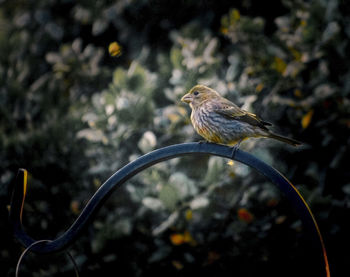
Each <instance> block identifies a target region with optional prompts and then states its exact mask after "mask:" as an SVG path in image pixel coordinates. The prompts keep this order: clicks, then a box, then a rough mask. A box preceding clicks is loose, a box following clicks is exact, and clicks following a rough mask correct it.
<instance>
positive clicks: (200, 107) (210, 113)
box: [181, 85, 301, 148]
mask: <svg viewBox="0 0 350 277" xmlns="http://www.w3.org/2000/svg"><path fill="white" fill-rule="evenodd" d="M181 101H182V102H185V103H187V104H189V106H190V107H191V109H192V112H191V122H192V125H193V127H194V129H195V130H196V132H197V133H198V134H199V135H200V136H202V137H203V138H204V139H205V141H206V142H211V143H217V144H223V145H227V146H234V147H235V148H238V147H239V145H240V143H241V142H242V141H243V140H245V139H247V138H251V137H254V138H259V137H260V138H272V139H275V140H278V141H281V142H284V143H288V144H290V145H293V146H299V145H301V142H299V141H297V140H294V139H291V138H287V137H285V136H281V135H279V134H276V133H274V132H272V131H271V130H269V128H268V127H269V126H272V124H271V123H269V122H266V121H263V120H262V119H261V118H259V117H258V116H257V115H255V114H253V113H250V112H248V111H245V110H243V109H241V108H239V107H238V106H237V105H236V104H234V103H233V102H231V101H229V100H228V99H226V98H224V97H222V96H221V95H220V94H219V93H218V92H217V91H215V90H214V89H211V88H209V87H207V86H204V85H196V86H194V87H193V88H191V89H190V90H189V92H188V93H186V94H185V95H184V96H183V97H182V98H181Z"/></svg>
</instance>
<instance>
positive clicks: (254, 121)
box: [214, 99, 271, 131]
mask: <svg viewBox="0 0 350 277" xmlns="http://www.w3.org/2000/svg"><path fill="white" fill-rule="evenodd" d="M225 100H226V99H225ZM214 111H215V112H216V113H218V114H220V115H222V116H224V117H226V118H228V119H233V120H239V121H243V122H245V123H248V124H250V125H252V126H257V127H260V128H262V129H264V130H266V131H268V129H267V128H266V127H265V126H269V125H271V123H268V122H265V121H262V120H261V119H260V118H259V117H257V116H256V115H255V114H253V113H250V112H247V111H245V110H242V109H240V108H239V107H238V106H236V105H235V104H233V103H232V102H229V101H227V102H226V101H224V102H221V103H220V105H216V107H215V108H214Z"/></svg>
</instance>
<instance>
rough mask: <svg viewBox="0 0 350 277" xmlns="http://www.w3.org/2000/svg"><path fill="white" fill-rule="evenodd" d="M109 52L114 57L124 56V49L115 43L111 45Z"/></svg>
mask: <svg viewBox="0 0 350 277" xmlns="http://www.w3.org/2000/svg"><path fill="white" fill-rule="evenodd" d="M108 52H109V54H110V55H111V56H112V57H119V56H120V55H121V54H122V47H121V46H120V45H119V43H118V42H116V41H114V42H112V43H110V44H109V46H108Z"/></svg>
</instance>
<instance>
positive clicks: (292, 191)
mask: <svg viewBox="0 0 350 277" xmlns="http://www.w3.org/2000/svg"><path fill="white" fill-rule="evenodd" d="M201 154H209V155H215V156H220V157H225V158H230V159H234V160H236V161H238V162H241V163H243V164H246V165H248V166H250V167H252V168H254V169H256V170H257V171H259V172H260V173H261V174H263V175H264V176H266V177H267V178H268V179H270V180H271V181H272V182H273V183H274V184H275V185H276V186H277V187H278V188H279V189H280V190H281V191H282V192H283V193H284V194H285V195H286V197H287V198H288V200H289V201H290V202H291V204H292V206H293V207H294V208H295V210H296V212H297V213H298V215H299V216H300V218H301V220H302V222H303V224H304V226H305V227H306V230H307V231H308V232H309V233H310V238H311V240H312V241H313V245H314V247H316V248H318V250H320V253H322V254H323V258H324V263H325V268H326V273H327V274H326V276H330V275H329V269H328V261H327V256H326V251H325V247H324V244H323V240H322V236H321V233H320V231H319V228H318V226H317V223H316V221H315V218H314V217H313V215H312V213H311V210H310V209H309V207H308V206H307V204H306V202H305V201H304V199H303V198H302V196H301V195H300V194H299V192H298V191H297V189H296V188H295V187H294V186H293V185H292V184H291V183H290V182H289V181H288V180H287V179H286V178H285V177H284V176H283V175H282V174H281V173H279V172H278V171H277V170H276V169H274V168H272V167H271V166H269V165H267V164H266V163H264V162H262V161H261V160H259V159H257V158H256V157H254V156H253V155H251V154H249V153H246V152H244V151H241V150H239V149H235V150H234V148H230V147H227V146H223V145H218V144H211V143H184V144H177V145H172V146H168V147H164V148H161V149H158V150H155V151H152V152H150V153H148V154H146V155H143V156H141V157H139V158H138V159H136V160H135V161H133V162H131V163H129V164H127V165H126V166H124V167H123V168H121V169H120V170H118V171H117V172H116V173H114V174H113V175H112V176H111V177H110V178H109V179H108V180H107V181H106V182H105V183H104V184H103V185H102V186H101V187H100V188H99V189H98V190H97V191H96V193H95V194H94V195H93V196H92V198H91V199H90V201H89V202H88V204H87V205H86V206H85V208H84V210H83V211H82V212H81V214H80V215H79V217H78V218H77V219H76V221H75V222H74V223H73V224H72V226H71V227H70V228H69V229H68V230H67V231H66V232H65V233H63V234H62V235H61V236H60V237H58V238H56V239H55V240H51V241H49V242H47V243H40V244H36V245H35V240H34V239H33V238H31V237H30V236H29V235H28V234H27V233H26V232H25V231H24V230H23V228H22V224H21V214H22V209H23V202H24V197H25V190H26V180H25V179H26V171H25V170H24V169H21V170H19V173H18V176H17V181H16V185H15V188H14V192H13V197H12V201H11V210H10V220H11V223H12V226H13V230H14V235H15V237H16V238H17V239H18V240H19V241H20V243H21V244H22V245H23V246H24V247H28V246H32V247H31V249H30V251H32V252H36V253H51V252H56V251H60V250H63V249H65V248H66V247H68V246H69V245H71V244H72V243H73V242H74V241H75V240H76V239H77V238H78V237H79V235H80V234H81V232H82V231H83V229H84V228H85V227H86V225H87V224H88V223H89V221H91V220H92V218H93V217H94V215H95V214H96V212H97V211H98V210H99V208H100V207H101V205H102V204H103V203H104V202H105V201H106V200H107V199H108V197H109V196H110V195H111V193H112V192H113V191H114V190H115V189H116V188H117V187H118V186H120V185H122V184H123V183H125V182H126V181H127V180H129V179H130V178H131V177H133V176H134V175H136V174H137V173H139V172H140V171H142V170H144V169H146V168H148V167H150V166H152V165H154V164H156V163H159V162H162V161H165V160H169V159H172V158H176V157H180V156H184V155H201ZM232 155H234V157H232Z"/></svg>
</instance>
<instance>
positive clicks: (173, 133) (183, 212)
mask: <svg viewBox="0 0 350 277" xmlns="http://www.w3.org/2000/svg"><path fill="white" fill-rule="evenodd" d="M271 6H275V7H276V8H275V9H273V11H272V10H271ZM271 6H270V5H266V3H265V4H264V3H262V2H261V1H253V0H250V1H248V0H245V1H239V2H237V3H235V2H232V1H224V0H220V1H204V0H203V1H159V0H150V1H146V0H141V1H136V0H134V1H133V0H131V1H130V0H119V1H109V0H101V1H73V0H62V1H58V0H49V1H47V0H45V1H44V0H39V1H38V0H37V1H31V0H28V1H20V0H12V1H0V76H1V77H0V84H1V85H0V131H1V132H0V134H1V135H0V154H1V156H0V168H1V171H0V213H1V215H0V220H1V226H2V228H1V231H0V235H1V242H0V245H1V248H0V274H1V276H13V275H14V270H15V265H16V262H17V260H18V257H19V255H20V252H21V251H22V249H21V247H20V246H19V245H18V244H17V243H15V242H14V241H13V240H12V238H11V230H10V228H9V227H8V221H7V220H8V219H7V216H8V209H7V205H8V204H9V201H10V200H9V199H10V193H11V186H12V184H13V183H12V182H13V179H14V177H15V174H16V171H17V169H18V168H19V167H24V168H26V169H28V170H29V172H30V176H29V194H28V198H27V203H26V205H25V218H24V225H25V226H26V230H29V232H30V234H32V235H33V236H34V237H35V238H37V239H43V238H48V237H49V238H55V237H56V236H57V235H59V234H60V233H61V232H62V231H64V230H65V229H66V228H67V227H68V226H70V224H71V223H72V222H73V220H74V219H75V218H76V216H77V215H78V214H79V213H80V211H81V210H82V208H83V207H84V205H85V204H86V202H87V201H88V199H89V198H90V197H91V196H92V194H93V193H94V191H95V190H96V189H97V188H98V187H99V186H100V185H101V184H102V183H103V181H104V180H106V179H107V178H108V177H109V176H110V175H111V174H112V173H113V172H115V171H116V170H118V169H119V168H121V167H122V166H123V165H125V164H127V163H128V162H129V161H132V160H135V159H136V158H137V157H139V156H140V155H143V154H145V153H147V152H149V151H152V150H153V149H157V148H159V147H163V146H166V145H170V144H175V143H182V142H186V141H193V140H199V137H198V136H197V135H196V134H195V132H194V130H193V128H192V126H191V124H190V121H189V109H188V108H187V107H186V106H185V105H183V104H182V103H180V98H181V96H182V95H183V94H184V93H185V92H186V91H187V90H188V89H189V88H191V87H192V86H193V85H195V84H197V83H201V84H205V85H208V86H210V87H212V88H214V89H216V90H218V91H219V92H220V93H221V94H222V95H224V96H226V97H228V98H229V99H231V100H233V101H234V102H235V103H237V104H238V105H240V106H242V107H243V108H245V109H248V110H250V111H252V112H256V113H257V114H259V115H261V116H262V117H263V118H264V119H266V120H268V121H271V122H273V123H274V124H275V126H278V128H279V132H281V133H284V134H285V135H288V136H291V137H294V138H296V139H298V140H301V141H303V142H305V145H304V146H303V147H301V148H300V149H293V148H290V147H288V146H285V145H281V144H279V143H275V142H272V141H269V140H254V139H251V140H248V141H247V142H245V143H243V145H242V148H243V149H244V150H248V151H250V152H252V153H253V154H254V155H256V156H258V157H259V158H261V159H262V160H264V161H266V162H267V163H269V164H271V165H273V166H275V167H276V168H277V169H279V170H280V171H281V172H283V173H284V174H285V175H286V176H287V177H288V178H289V179H290V180H291V181H292V182H293V184H295V185H296V186H297V187H298V188H299V189H300V190H301V192H302V195H303V196H304V197H305V198H306V200H307V202H308V203H309V204H310V206H311V209H312V210H313V212H314V213H315V215H316V218H317V220H318V221H319V223H320V227H321V231H322V233H323V234H324V237H325V242H326V245H327V249H328V250H329V258H330V262H331V271H332V273H333V276H343V274H344V272H346V269H347V260H348V259H349V258H350V256H349V254H348V253H347V252H345V250H346V249H347V246H349V239H348V235H347V234H348V233H349V231H350V230H349V227H348V225H347V222H346V221H347V220H346V219H347V218H348V217H349V209H348V207H349V205H350V183H349V180H350V178H349V170H348V163H349V162H350V161H349V155H350V153H349V147H348V146H349V138H350V132H349V130H350V104H349V94H350V71H349V69H348V67H347V66H346V65H347V64H349V63H350V57H349V53H350V49H349V48H350V43H349V37H350V31H349V30H350V17H349V14H350V13H349V12H350V10H349V5H347V3H346V1H341V0H331V1H324V0H316V1H302V0H298V1H291V0H284V1H282V2H280V1H272V2H271ZM276 128H277V127H276ZM302 231H303V229H302V226H301V224H300V221H299V220H298V218H297V217H296V215H295V213H294V211H293V210H291V207H290V205H289V204H288V203H287V202H286V200H285V199H284V196H283V195H281V194H280V193H279V191H278V190H277V189H276V188H274V186H273V185H272V184H270V183H268V182H267V181H266V179H264V178H263V177H262V176H259V175H257V174H256V173H255V172H252V171H251V170H250V169H249V168H247V167H245V166H243V165H241V164H239V163H236V162H232V161H227V160H225V159H222V158H218V157H207V156H200V157H184V158H177V159H174V160H170V161H167V162H163V163H161V164H157V165H155V166H153V167H152V168H150V169H147V170H145V171H143V172H142V173H140V174H139V175H138V176H135V177H134V178H133V179H132V180H131V181H129V182H128V183H127V184H126V185H125V186H124V187H122V188H119V189H118V190H117V192H116V193H114V195H113V196H112V197H111V199H109V200H108V201H107V202H106V204H105V205H104V206H103V208H102V210H101V211H100V212H99V214H98V216H97V217H96V219H95V221H94V222H93V223H92V224H91V226H90V227H89V230H88V232H86V233H84V236H82V237H81V238H80V239H79V241H78V242H77V243H76V244H75V245H74V246H72V248H71V249H70V250H71V252H72V253H73V256H74V257H75V258H76V261H77V263H78V265H79V268H80V270H81V274H82V276H96V275H97V274H108V273H110V272H111V270H113V272H115V268H118V269H119V270H121V271H123V272H125V273H126V274H128V275H130V276H149V275H151V274H168V275H169V274H170V275H171V276H189V275H193V273H194V272H195V273H196V274H201V275H203V276H227V275H230V276H231V275H234V274H236V275H237V276H256V275H257V274H261V273H262V272H263V273H264V274H269V276H281V275H283V276H295V275H298V276H321V275H320V274H319V272H321V271H322V268H321V267H320V265H319V261H320V260H319V257H317V255H316V254H315V253H312V250H310V245H309V244H308V241H307V238H306V236H305V234H304V232H302ZM72 271H73V269H72V265H70V264H69V261H68V260H67V259H65V258H64V254H55V255H49V256H44V257H42V256H39V257H38V256H37V255H29V256H28V257H27V258H26V259H25V261H24V264H23V266H22V268H21V272H22V275H24V276H63V275H66V274H68V272H72Z"/></svg>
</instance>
